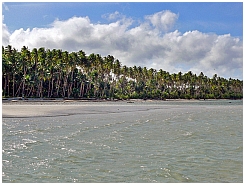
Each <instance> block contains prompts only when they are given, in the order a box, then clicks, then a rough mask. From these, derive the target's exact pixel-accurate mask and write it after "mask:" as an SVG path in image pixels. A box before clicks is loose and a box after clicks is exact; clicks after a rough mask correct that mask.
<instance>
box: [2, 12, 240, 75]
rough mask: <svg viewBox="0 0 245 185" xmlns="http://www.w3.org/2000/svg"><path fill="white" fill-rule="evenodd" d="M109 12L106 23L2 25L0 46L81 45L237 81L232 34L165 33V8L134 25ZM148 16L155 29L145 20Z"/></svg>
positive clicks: (168, 15)
mask: <svg viewBox="0 0 245 185" xmlns="http://www.w3.org/2000/svg"><path fill="white" fill-rule="evenodd" d="M108 15H109V14H108ZM114 15H115V19H116V20H115V21H114V22H113V21H112V22H111V23H109V24H98V23H97V24H94V23H92V22H91V21H90V19H89V17H72V18H70V19H68V20H66V21H60V20H55V21H54V22H53V23H52V24H51V25H50V27H49V28H34V29H32V30H30V29H27V30H23V29H22V28H21V29H19V30H15V31H14V32H13V33H12V34H10V33H9V32H8V30H7V27H6V25H5V24H3V28H2V29H3V35H2V39H3V45H7V44H11V45H12V46H13V47H15V48H16V49H21V47H22V46H24V45H25V46H28V48H29V49H32V48H34V47H36V48H38V47H45V48H50V49H53V48H61V49H63V50H67V51H79V50H81V49H82V50H83V51H85V52H86V53H87V54H91V53H99V54H101V55H102V56H107V55H108V54H110V55H113V56H114V57H115V58H117V59H119V60H120V61H121V62H122V64H123V65H128V66H134V65H136V66H139V65H141V66H146V67H147V68H150V67H153V68H155V69H160V68H161V69H163V70H166V71H169V72H171V73H178V72H179V71H181V72H183V73H185V72H188V71H189V70H191V71H193V72H194V73H196V74H197V75H198V74H200V72H201V71H202V72H203V73H204V74H205V75H208V76H210V77H212V75H213V74H215V73H217V74H218V75H219V76H223V77H226V78H229V77H232V78H240V79H242V59H243V56H242V52H243V47H242V41H241V40H239V39H237V38H234V37H232V36H231V35H216V34H207V33H202V32H200V31H197V30H194V31H188V32H185V33H181V32H179V31H178V30H175V31H172V32H166V30H169V29H170V28H171V27H173V26H174V23H175V22H176V20H177V18H178V16H177V15H176V14H174V13H172V12H170V11H162V12H158V13H156V14H154V15H150V16H146V19H145V21H144V22H141V23H140V24H139V25H137V26H133V22H134V20H132V19H131V18H126V17H125V16H121V17H120V18H116V16H117V15H121V14H120V13H117V12H115V13H114ZM109 17H110V15H109ZM111 18H113V17H111ZM149 20H150V21H151V23H152V24H153V25H154V26H155V27H152V26H151V25H150V24H149ZM161 30H162V31H163V32H161Z"/></svg>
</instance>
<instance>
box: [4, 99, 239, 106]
mask: <svg viewBox="0 0 245 185" xmlns="http://www.w3.org/2000/svg"><path fill="white" fill-rule="evenodd" d="M224 100H227V101H230V102H231V101H234V99H205V100H204V99H165V100H156V99H128V100H118V99H114V100H106V99H92V98H91V99H66V98H65V99H63V98H25V99H22V98H2V105H35V104H36V105H52V104H57V105H64V104H83V103H116V102H118V103H128V104H133V103H144V102H183V103H188V102H212V101H224ZM236 100H243V99H236ZM230 102H229V103H230Z"/></svg>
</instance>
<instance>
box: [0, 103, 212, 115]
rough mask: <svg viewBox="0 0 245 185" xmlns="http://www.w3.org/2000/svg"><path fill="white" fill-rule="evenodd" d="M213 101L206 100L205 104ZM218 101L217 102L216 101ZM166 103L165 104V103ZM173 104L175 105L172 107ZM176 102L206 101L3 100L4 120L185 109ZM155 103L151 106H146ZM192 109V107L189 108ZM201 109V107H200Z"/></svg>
mask: <svg viewBox="0 0 245 185" xmlns="http://www.w3.org/2000/svg"><path fill="white" fill-rule="evenodd" d="M208 101H212V100H206V101H205V102H208ZM216 101H217V100H216ZM164 102H165V103H164ZM172 102H173V105H172ZM174 102H175V103H176V102H181V103H182V102H183V103H184V102H186V103H189V102H197V103H198V102H203V103H204V100H182V99H178V100H165V101H161V100H139V99H136V100H121V101H107V100H92V101H91V100H63V99H58V100H40V99H35V100H3V101H2V117H3V118H18V117H19V118H24V117H57V116H69V115H75V114H107V113H120V112H137V111H147V110H149V109H151V110H154V109H170V108H176V107H178V109H180V108H185V106H184V104H182V105H178V106H177V105H174ZM148 103H154V104H153V105H151V106H150V107H149V106H142V105H144V104H148ZM148 105H149V104H148ZM201 107H202V106H201ZM189 108H191V107H189ZM199 108H200V107H199Z"/></svg>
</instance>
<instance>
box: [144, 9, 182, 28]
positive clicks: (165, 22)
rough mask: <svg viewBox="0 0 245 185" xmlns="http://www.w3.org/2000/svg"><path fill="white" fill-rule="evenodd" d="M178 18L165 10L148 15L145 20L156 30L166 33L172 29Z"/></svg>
mask: <svg viewBox="0 0 245 185" xmlns="http://www.w3.org/2000/svg"><path fill="white" fill-rule="evenodd" d="M178 17H179V16H178V15H177V14H175V13H173V12H171V11H169V10H166V11H161V12H158V13H155V14H153V15H148V16H146V19H149V20H150V22H151V23H152V25H153V26H155V27H156V28H158V29H160V30H163V31H165V32H167V31H169V29H171V28H172V27H173V25H174V24H175V22H176V20H177V19H178Z"/></svg>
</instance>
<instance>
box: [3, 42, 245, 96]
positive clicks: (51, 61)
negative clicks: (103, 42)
mask: <svg viewBox="0 0 245 185" xmlns="http://www.w3.org/2000/svg"><path fill="white" fill-rule="evenodd" d="M2 96H3V97H25V98H28V97H29V98H31V97H32V98H98V99H139V98H140V99H178V98H181V99H192V98H194V99H221V98H222V99H223V98H226V99H240V98H242V97H243V81H241V80H238V79H231V78H230V79H225V78H222V77H218V76H217V74H214V75H213V77H212V78H209V77H207V76H205V75H204V74H203V73H202V72H201V73H200V74H199V75H198V76H197V75H196V74H193V73H192V72H191V71H189V72H187V73H185V74H183V73H181V72H179V73H177V74H175V73H173V74H170V73H169V72H167V71H164V70H162V69H160V70H159V71H157V70H155V69H152V68H150V69H147V68H146V67H141V66H138V67H137V66H133V67H128V66H125V65H124V66H122V64H121V63H120V62H119V60H118V59H115V58H114V57H113V56H111V55H108V56H106V57H101V55H100V54H94V53H92V54H90V55H88V56H87V55H86V54H85V52H84V51H82V50H80V51H78V52H70V53H69V52H67V51H62V50H61V49H53V50H50V49H45V48H39V49H37V48H34V49H32V51H30V50H29V49H28V48H27V47H25V46H23V47H22V49H21V51H18V50H16V49H15V48H12V46H10V45H8V46H6V47H4V46H2Z"/></svg>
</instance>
